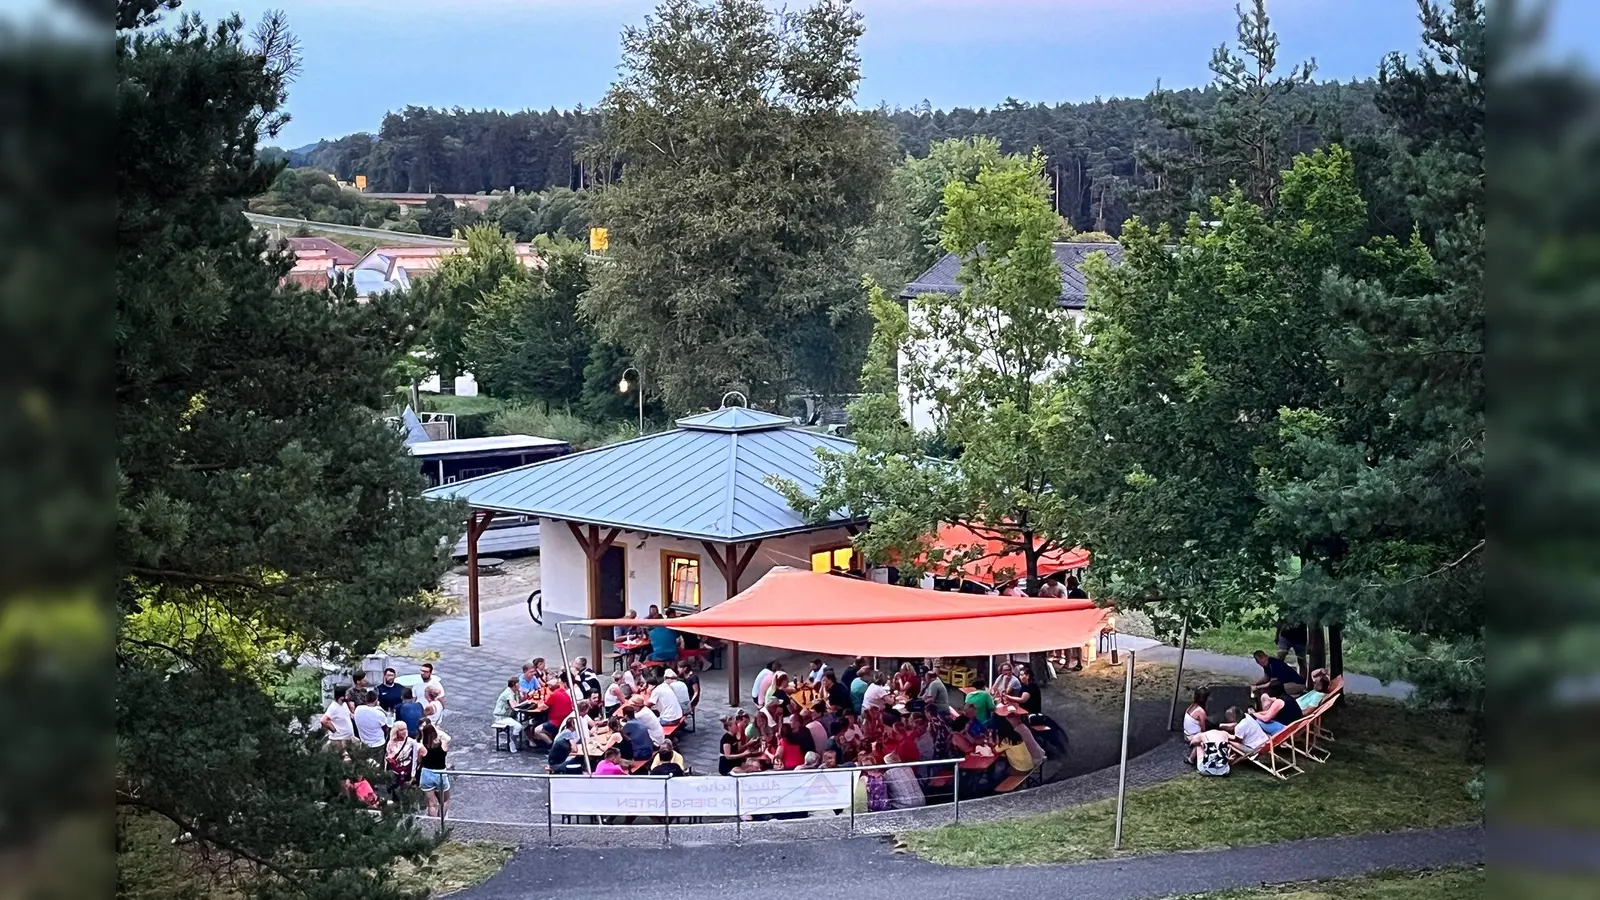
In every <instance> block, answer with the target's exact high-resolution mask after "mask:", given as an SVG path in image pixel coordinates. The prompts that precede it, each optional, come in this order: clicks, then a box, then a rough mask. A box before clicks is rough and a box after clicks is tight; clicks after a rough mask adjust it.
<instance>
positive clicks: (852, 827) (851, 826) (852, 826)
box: [845, 775, 871, 837]
mask: <svg viewBox="0 0 1600 900" xmlns="http://www.w3.org/2000/svg"><path fill="white" fill-rule="evenodd" d="M864 777H866V776H864V775H857V776H856V778H857V780H858V781H859V779H861V778H864ZM856 783H857V782H854V781H853V782H851V783H850V824H849V826H848V827H849V829H850V830H849V831H847V832H845V834H846V836H847V837H854V836H855V833H856ZM868 796H871V795H870V794H869V795H868Z"/></svg>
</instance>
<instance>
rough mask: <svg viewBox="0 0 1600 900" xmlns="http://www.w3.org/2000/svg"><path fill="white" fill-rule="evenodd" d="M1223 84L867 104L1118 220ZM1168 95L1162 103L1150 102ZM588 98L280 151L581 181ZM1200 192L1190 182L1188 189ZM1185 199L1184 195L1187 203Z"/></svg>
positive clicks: (585, 171) (1297, 137) (905, 143)
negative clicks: (1140, 93) (1036, 153)
mask: <svg viewBox="0 0 1600 900" xmlns="http://www.w3.org/2000/svg"><path fill="white" fill-rule="evenodd" d="M1376 90H1377V85H1376V82H1374V81H1372V80H1364V81H1355V82H1349V83H1338V82H1321V83H1307V84H1303V85H1299V86H1298V87H1297V89H1296V90H1295V91H1294V92H1293V93H1292V94H1291V95H1290V96H1289V97H1288V98H1286V99H1287V100H1288V102H1289V104H1290V105H1291V106H1292V107H1294V112H1293V114H1291V115H1290V118H1292V119H1294V120H1295V125H1294V127H1293V128H1292V129H1291V130H1290V134H1289V135H1288V144H1289V146H1288V149H1289V151H1290V152H1291V153H1298V152H1302V151H1306V150H1310V149H1312V148H1314V147H1317V146H1321V145H1323V144H1326V143H1328V142H1330V141H1335V140H1338V141H1343V142H1345V143H1346V144H1350V143H1352V142H1356V140H1357V139H1358V138H1359V137H1361V136H1363V135H1370V134H1373V133H1376V132H1378V131H1379V130H1380V129H1381V128H1382V127H1383V119H1382V116H1381V115H1380V114H1379V112H1378V110H1377V108H1376V106H1375V105H1374V103H1373V98H1374V95H1375V92H1376ZM1221 94H1222V92H1221V91H1220V89H1219V88H1217V87H1216V86H1211V87H1207V88H1205V89H1203V90H1202V89H1190V90H1183V91H1167V92H1162V91H1158V92H1155V93H1153V94H1151V95H1150V96H1149V97H1136V98H1125V99H1112V100H1100V99H1096V100H1093V101H1087V102H1082V103H1059V104H1054V105H1050V104H1044V103H1036V104H1027V103H1023V102H1020V101H1018V100H1014V99H1008V100H1006V101H1005V102H1004V103H1002V104H1001V105H999V106H997V107H995V108H993V109H967V108H963V107H958V108H955V109H950V110H942V109H933V108H932V107H930V106H929V105H928V104H926V103H923V104H921V105H919V106H918V107H915V108H912V109H890V108H888V107H880V108H879V109H878V110H877V111H876V115H877V118H878V120H879V121H880V122H881V123H882V125H883V127H884V128H886V129H887V130H888V132H889V134H890V136H891V145H892V146H894V147H896V148H897V149H898V150H899V151H900V153H902V154H905V155H907V156H911V157H916V158H922V157H925V156H927V155H928V152H929V148H930V146H931V145H933V144H935V143H937V142H939V141H942V140H947V139H950V138H971V137H977V136H983V137H990V138H994V139H995V140H997V141H999V142H1000V147H1001V149H1002V150H1003V151H1005V152H1007V153H1027V152H1029V151H1031V150H1033V149H1035V148H1038V149H1039V150H1041V151H1042V152H1043V153H1044V155H1045V157H1046V160H1047V166H1046V171H1045V174H1046V177H1047V178H1048V179H1049V181H1050V183H1051V186H1052V190H1053V197H1052V200H1053V202H1054V203H1055V204H1056V206H1057V211H1058V212H1059V213H1060V214H1061V215H1062V216H1063V217H1065V218H1066V219H1067V220H1068V222H1070V223H1071V225H1072V226H1073V227H1074V228H1077V229H1079V230H1081V231H1104V232H1108V233H1111V234H1117V233H1119V232H1120V230H1121V227H1122V223H1123V222H1124V221H1125V220H1126V219H1127V218H1128V217H1129V216H1130V215H1132V214H1133V213H1135V212H1141V213H1143V212H1146V209H1144V208H1142V207H1141V205H1140V198H1141V197H1142V196H1145V195H1147V194H1148V193H1149V192H1151V191H1154V190H1158V189H1161V188H1163V187H1164V185H1163V184H1162V183H1161V179H1162V176H1161V171H1162V166H1161V163H1162V162H1163V161H1168V160H1171V159H1172V158H1174V157H1175V156H1178V155H1182V154H1185V153H1189V152H1191V150H1192V147H1191V146H1190V141H1189V139H1188V138H1186V137H1185V136H1183V135H1182V134H1180V133H1178V132H1177V131H1174V130H1172V129H1170V128H1168V127H1167V124H1166V123H1167V122H1168V121H1171V120H1172V117H1173V116H1174V115H1176V116H1179V117H1182V116H1193V117H1200V118H1203V117H1205V116H1206V115H1207V114H1208V113H1210V112H1211V111H1212V109H1213V107H1214V106H1215V105H1216V103H1217V100H1218V98H1219V96H1221ZM1163 106H1165V107H1167V109H1166V113H1167V114H1166V115H1165V116H1164V115H1163V109H1162V108H1161V107H1163ZM600 143H601V113H600V111H599V110H598V109H592V110H591V109H584V108H581V107H580V108H578V109H576V110H570V111H568V110H555V109H550V110H546V111H543V112H540V111H537V110H523V111H520V112H511V113H508V112H503V111H499V110H464V109H461V108H455V109H448V110H446V109H432V108H427V107H418V106H409V107H407V108H406V109H405V110H403V111H402V112H398V113H393V112H392V113H390V114H388V115H386V116H385V117H384V119H383V123H382V126H381V127H380V128H379V130H378V133H377V134H376V135H373V134H369V133H365V132H363V133H357V134H352V135H348V136H346V137H342V138H339V139H337V140H332V141H321V142H319V143H317V144H316V145H314V146H312V147H309V148H301V149H300V150H296V151H294V152H292V153H290V154H289V158H290V161H291V164H292V165H294V166H298V167H310V168H316V169H321V170H323V171H325V172H328V173H330V174H332V175H334V176H335V177H337V178H339V179H340V180H342V181H349V180H351V179H352V178H353V177H354V176H355V175H357V174H361V175H365V176H367V183H368V186H369V189H370V190H374V191H406V192H415V193H477V192H480V191H497V190H509V189H511V188H515V189H516V190H517V191H518V192H519V193H520V192H542V191H547V190H550V189H569V190H574V191H579V190H582V189H583V188H585V187H591V186H594V185H596V184H599V183H606V182H609V181H613V180H615V178H616V177H617V176H618V175H619V174H620V171H621V167H622V165H623V164H624V163H625V160H623V159H620V158H617V157H616V156H614V155H612V154H611V153H610V152H609V151H605V150H602V149H600ZM1205 196H1207V193H1206V192H1205V191H1196V192H1195V197H1194V200H1195V201H1196V202H1200V201H1203V200H1204V198H1205ZM1191 205H1192V204H1191Z"/></svg>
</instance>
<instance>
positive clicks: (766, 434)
mask: <svg viewBox="0 0 1600 900" xmlns="http://www.w3.org/2000/svg"><path fill="white" fill-rule="evenodd" d="M676 426H677V427H676V428H674V429H672V430H671V431H665V432H659V433H657V434H649V435H644V436H642V437H639V438H635V439H633V440H630V441H623V442H621V443H618V444H612V445H609V446H606V447H600V448H598V449H594V450H588V451H584V452H582V453H574V454H571V455H568V456H563V457H559V458H555V459H549V460H544V461H541V462H537V463H533V464H532V465H527V466H522V467H519V468H515V469H508V470H506V471H503V472H496V473H493V474H490V475H484V476H481V477H478V478H472V479H469V480H466V481H458V482H456V483H454V484H448V485H442V486H439V487H436V488H433V489H431V490H429V491H428V492H427V493H426V496H428V497H431V498H436V499H455V500H460V501H464V502H465V503H466V504H467V505H468V507H470V512H469V515H468V519H467V537H466V540H467V615H468V622H469V635H470V643H471V645H472V646H474V647H476V646H478V645H479V643H480V635H479V615H478V565H477V560H478V552H477V544H478V538H479V537H480V536H481V535H482V534H483V532H484V529H486V528H487V527H488V526H489V523H490V522H491V521H493V520H494V519H495V518H496V517H506V516H514V517H524V518H527V519H537V520H538V522H539V526H540V542H541V548H540V555H541V563H540V565H541V581H542V590H543V600H544V604H545V605H544V610H545V618H546V620H547V624H548V625H550V626H551V627H554V626H555V625H556V624H558V623H560V622H563V621H572V620H594V619H618V618H622V617H623V616H624V615H625V614H626V613H627V612H628V611H630V610H631V611H633V612H635V613H636V614H637V615H639V616H640V617H643V615H644V613H645V611H646V609H647V608H648V607H649V606H651V605H656V606H658V607H661V608H662V609H665V608H667V607H669V606H670V607H676V608H678V609H680V610H683V611H685V612H688V613H691V614H692V613H695V612H699V611H700V610H702V609H708V608H710V607H712V606H714V605H715V604H716V603H718V602H721V601H723V600H726V599H729V598H732V597H733V596H734V595H736V594H738V593H739V592H740V590H741V586H744V585H749V584H753V583H754V582H755V581H756V580H757V579H759V578H760V577H761V576H762V575H764V574H766V573H767V572H768V571H769V570H771V569H772V568H774V567H777V566H789V567H794V568H803V569H810V570H814V571H829V570H831V569H834V568H842V569H851V568H858V567H857V566H852V562H854V552H853V549H852V547H851V543H850V540H851V538H852V537H853V536H854V535H855V534H856V532H857V531H859V529H860V527H861V526H862V525H864V523H865V520H864V519H861V518H833V519H829V520H826V521H822V522H810V521H807V520H806V519H805V518H803V517H802V516H801V515H800V514H799V513H798V512H796V511H795V510H794V508H793V507H791V506H790V505H789V502H788V500H787V499H785V498H784V496H783V495H782V493H780V492H779V490H778V488H777V486H776V484H775V483H774V482H789V483H793V484H795V485H797V486H798V487H799V489H800V490H801V491H802V492H804V493H807V494H812V493H814V492H815V490H816V488H817V486H818V484H819V482H820V480H821V477H820V473H819V472H818V465H817V455H816V453H817V451H818V450H819V449H825V450H831V451H834V452H839V453H848V452H850V451H851V450H853V449H854V447H855V444H854V442H852V441H848V440H845V439H843V438H838V437H834V436H831V435H827V434H820V433H817V432H813V431H807V430H805V429H803V428H800V427H798V426H796V425H795V424H794V422H793V420H791V419H788V418H785V417H783V416H777V415H773V414H771V413H766V412H761V411H759V410H754V409H748V408H745V407H724V408H722V409H718V410H714V411H712V412H707V413H700V414H698V415H692V416H688V417H685V418H682V419H679V420H677V422H676ZM704 561H709V563H710V565H709V566H704V565H702V563H703V562H704ZM601 637H602V629H600V628H594V627H591V628H590V629H589V640H590V659H591V660H594V661H596V662H598V660H600V659H602V658H603V655H602V646H601ZM727 668H728V697H729V702H730V703H732V704H734V705H737V704H738V701H739V696H740V690H739V653H738V645H737V644H730V645H729V648H728V666H727Z"/></svg>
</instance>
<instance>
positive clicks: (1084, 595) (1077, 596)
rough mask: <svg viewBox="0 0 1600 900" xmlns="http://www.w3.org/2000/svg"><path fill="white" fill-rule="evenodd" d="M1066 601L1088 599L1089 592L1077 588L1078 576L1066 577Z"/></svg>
mask: <svg viewBox="0 0 1600 900" xmlns="http://www.w3.org/2000/svg"><path fill="white" fill-rule="evenodd" d="M1067 599H1068V600H1087V599H1089V592H1088V591H1086V590H1084V589H1083V588H1081V587H1078V576H1076V575H1068V576H1067Z"/></svg>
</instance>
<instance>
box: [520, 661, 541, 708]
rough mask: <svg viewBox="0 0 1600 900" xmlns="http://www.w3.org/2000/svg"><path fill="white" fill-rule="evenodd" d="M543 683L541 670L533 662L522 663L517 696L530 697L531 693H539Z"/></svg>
mask: <svg viewBox="0 0 1600 900" xmlns="http://www.w3.org/2000/svg"><path fill="white" fill-rule="evenodd" d="M541 687H543V684H542V683H541V682H540V681H539V672H538V669H537V667H535V666H534V664H533V663H531V662H529V663H523V664H522V677H521V678H518V679H517V696H518V697H519V698H520V699H523V700H526V699H528V695H529V694H535V693H538V691H539V688H541Z"/></svg>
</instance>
